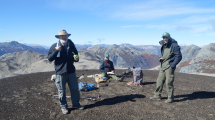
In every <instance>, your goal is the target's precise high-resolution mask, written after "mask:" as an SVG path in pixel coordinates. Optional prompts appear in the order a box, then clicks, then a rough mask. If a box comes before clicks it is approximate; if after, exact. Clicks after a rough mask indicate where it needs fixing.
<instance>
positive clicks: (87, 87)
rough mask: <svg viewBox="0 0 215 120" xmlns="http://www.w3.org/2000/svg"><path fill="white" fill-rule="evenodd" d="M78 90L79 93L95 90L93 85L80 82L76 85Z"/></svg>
mask: <svg viewBox="0 0 215 120" xmlns="http://www.w3.org/2000/svg"><path fill="white" fill-rule="evenodd" d="M78 88H79V90H80V91H88V90H95V89H96V88H95V86H94V84H93V83H86V82H80V83H79V84H78Z"/></svg>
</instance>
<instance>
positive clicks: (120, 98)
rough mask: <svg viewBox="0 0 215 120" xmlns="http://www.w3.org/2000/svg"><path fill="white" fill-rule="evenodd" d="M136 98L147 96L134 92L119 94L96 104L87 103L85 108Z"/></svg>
mask: <svg viewBox="0 0 215 120" xmlns="http://www.w3.org/2000/svg"><path fill="white" fill-rule="evenodd" d="M135 98H145V96H144V95H140V94H133V95H124V96H117V97H113V98H107V99H104V100H102V101H98V102H96V103H95V104H90V105H86V106H85V109H89V108H93V107H98V106H103V105H114V104H118V103H122V102H127V101H132V102H135V101H136V100H134V99H135Z"/></svg>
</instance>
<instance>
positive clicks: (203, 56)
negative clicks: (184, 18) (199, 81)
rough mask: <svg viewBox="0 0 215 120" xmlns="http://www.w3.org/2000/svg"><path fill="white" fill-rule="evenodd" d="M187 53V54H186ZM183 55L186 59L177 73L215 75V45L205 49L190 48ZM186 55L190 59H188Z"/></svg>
mask: <svg viewBox="0 0 215 120" xmlns="http://www.w3.org/2000/svg"><path fill="white" fill-rule="evenodd" d="M188 48H190V49H188ZM192 48H193V49H192ZM188 51H190V52H188ZM186 52H187V54H185V53H186ZM183 53H184V55H185V56H183V57H185V58H184V61H182V62H181V63H180V65H179V66H178V68H177V69H176V70H177V71H179V72H183V73H196V72H197V73H215V43H211V44H209V45H207V46H205V47H203V48H199V47H196V46H191V47H190V46H189V47H187V49H184V51H183ZM182 55H183V54H182ZM186 55H187V56H188V59H186ZM189 57H191V58H189Z"/></svg>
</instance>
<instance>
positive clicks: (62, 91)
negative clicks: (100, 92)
mask: <svg viewBox="0 0 215 120" xmlns="http://www.w3.org/2000/svg"><path fill="white" fill-rule="evenodd" d="M67 82H68V86H69V89H70V93H71V100H72V105H73V107H79V106H80V103H79V100H80V92H79V90H78V80H77V77H76V73H72V74H67V75H56V80H55V84H56V86H57V89H58V95H59V101H60V107H61V108H67V107H68V104H67V101H66V83H67Z"/></svg>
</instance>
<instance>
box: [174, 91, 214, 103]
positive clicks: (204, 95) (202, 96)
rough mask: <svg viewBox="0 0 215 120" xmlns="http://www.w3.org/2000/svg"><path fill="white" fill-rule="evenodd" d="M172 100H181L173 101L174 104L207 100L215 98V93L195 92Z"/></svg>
mask: <svg viewBox="0 0 215 120" xmlns="http://www.w3.org/2000/svg"><path fill="white" fill-rule="evenodd" d="M174 98H183V99H180V100H174V102H182V101H186V100H196V99H209V98H215V92H207V91H197V92H193V93H192V94H185V95H177V96H175V97H174Z"/></svg>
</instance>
